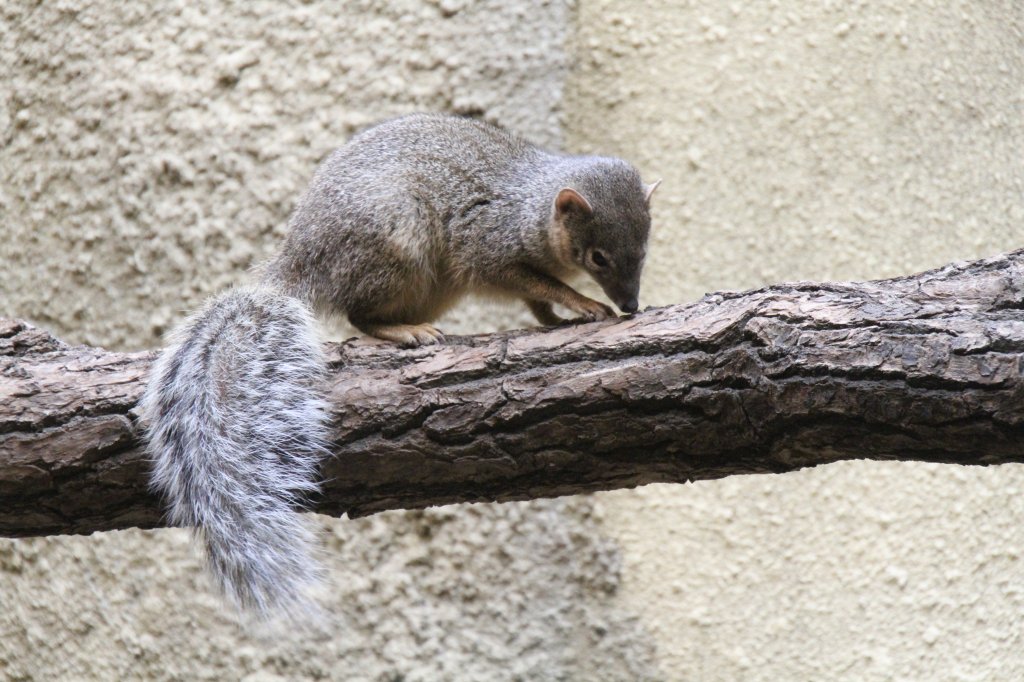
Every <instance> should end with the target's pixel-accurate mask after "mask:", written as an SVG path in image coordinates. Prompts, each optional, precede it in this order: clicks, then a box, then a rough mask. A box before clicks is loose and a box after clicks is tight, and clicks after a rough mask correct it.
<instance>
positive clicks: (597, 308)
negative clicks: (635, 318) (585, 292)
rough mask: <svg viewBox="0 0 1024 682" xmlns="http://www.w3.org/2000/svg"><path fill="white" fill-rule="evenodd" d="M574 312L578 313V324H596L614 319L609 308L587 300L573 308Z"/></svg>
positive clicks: (613, 313)
mask: <svg viewBox="0 0 1024 682" xmlns="http://www.w3.org/2000/svg"><path fill="white" fill-rule="evenodd" d="M574 312H577V313H579V315H580V316H579V319H578V320H576V321H578V322H597V321H600V320H607V319H608V318H610V317H615V311H614V310H612V309H611V307H610V306H607V305H605V304H604V303H601V302H600V301H595V300H593V299H590V298H587V299H584V300H583V301H581V302H580V304H579V305H578V306H577V307H576V308H574Z"/></svg>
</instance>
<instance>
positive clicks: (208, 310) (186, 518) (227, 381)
mask: <svg viewBox="0 0 1024 682" xmlns="http://www.w3.org/2000/svg"><path fill="white" fill-rule="evenodd" d="M656 186H657V183H655V184H652V185H645V184H644V183H643V182H641V180H640V175H639V173H638V172H637V171H636V169H635V168H633V167H632V166H631V165H629V164H628V163H626V162H625V161H622V160H620V159H616V158H606V157H595V156H569V155H563V154H554V153H551V152H547V151H544V150H542V149H540V148H538V147H536V146H534V145H532V144H530V143H528V142H526V141H525V140H523V139H522V138H520V137H518V136H517V135H515V134H512V133H510V132H507V131H505V130H503V129H501V128H498V127H495V126H492V125H489V124H487V123H483V122H481V121H477V120H472V119H466V118H459V117H455V116H449V115H441V114H415V115H410V116H405V117H402V118H397V119H394V120H391V121H387V122H384V123H381V124H379V125H376V126H374V127H371V128H369V129H366V130H364V131H363V132H361V133H359V134H357V135H355V136H354V137H352V139H351V140H350V141H349V142H348V143H347V144H345V145H344V146H342V147H341V148H339V149H338V150H336V151H335V152H334V153H332V154H331V155H330V156H328V158H327V159H326V160H325V161H324V162H323V163H322V164H321V165H320V167H319V168H318V170H317V171H316V173H315V175H314V177H313V180H312V182H311V184H310V186H309V189H308V190H307V191H306V193H305V195H304V196H303V197H302V199H301V200H300V201H299V203H298V205H297V207H296V208H295V210H294V212H293V214H292V216H291V219H290V221H289V233H288V236H287V237H286V239H285V241H284V243H283V245H282V247H281V248H280V250H279V251H278V252H277V255H276V256H274V257H272V258H271V259H270V260H269V261H268V262H267V263H266V264H265V265H263V266H262V267H261V268H259V269H258V273H259V280H258V284H257V285H256V286H253V287H248V288H236V289H233V290H230V291H228V292H226V293H224V294H221V295H220V296H219V297H215V298H214V299H213V300H212V301H210V302H209V303H207V304H206V306H205V307H204V308H203V309H202V310H200V311H199V312H198V313H196V314H195V315H193V316H192V317H191V318H190V319H189V320H188V321H186V322H185V324H184V325H183V326H182V328H181V329H179V330H178V331H177V332H176V333H175V334H174V335H173V336H172V338H171V344H170V345H169V347H168V348H167V349H166V350H165V351H164V352H163V353H162V354H161V356H160V358H159V359H158V361H157V362H156V364H155V365H154V368H153V370H152V373H151V378H150V380H149V384H148V387H147V389H146V394H145V397H144V399H143V403H142V406H143V416H144V418H145V420H146V421H147V422H148V424H149V427H148V447H149V452H150V454H151V456H152V458H153V462H154V465H153V474H152V482H153V486H154V488H155V489H157V490H158V491H159V492H161V493H162V494H163V496H164V497H165V498H166V499H167V501H168V503H169V507H170V520H171V522H172V523H174V524H176V525H182V526H194V527H196V528H197V529H198V532H199V533H200V535H201V537H202V539H203V541H204V543H205V545H206V548H207V555H208V559H209V564H210V566H211V568H212V570H213V573H214V575H215V577H216V579H217V582H218V585H219V587H220V588H221V590H222V591H223V592H224V593H225V594H227V595H228V596H229V597H231V598H232V599H233V600H234V601H235V602H236V604H238V605H239V606H240V607H242V609H243V610H244V611H250V612H255V613H256V614H258V615H263V616H267V615H273V614H275V613H281V612H284V613H288V612H290V611H291V612H294V611H295V610H296V609H302V608H303V607H304V606H305V605H306V604H307V602H306V598H305V592H306V588H307V587H308V586H309V585H311V584H313V583H315V582H316V579H317V572H318V571H317V566H316V562H314V560H313V559H312V557H311V549H310V548H311V543H312V538H311V534H310V532H309V530H308V529H307V528H306V527H305V525H304V524H303V523H302V521H301V519H300V515H299V514H298V513H297V512H296V511H295V509H296V508H297V507H299V506H301V504H302V501H303V499H304V496H305V495H307V494H308V493H310V492H311V491H314V490H315V489H316V487H317V485H316V477H317V468H318V465H319V462H320V460H321V459H322V457H323V456H324V455H325V454H326V452H327V449H326V446H325V444H326V442H327V406H326V403H325V401H324V397H323V395H322V391H323V382H324V373H325V367H324V364H325V363H324V359H323V356H322V353H321V349H320V343H319V341H318V339H317V334H316V332H315V328H314V321H313V316H312V314H313V312H315V313H317V314H320V315H326V316H330V315H346V316H347V317H348V319H349V320H350V321H351V322H352V324H353V325H355V326H356V327H357V328H358V329H360V330H362V331H363V332H365V333H367V334H370V335H372V336H376V337H378V338H381V339H385V340H388V341H392V342H395V343H397V344H399V345H402V346H417V345H422V344H433V343H438V342H441V341H443V335H442V334H441V332H440V331H438V330H437V329H435V328H434V327H433V326H431V324H430V323H431V322H432V321H434V320H435V319H437V317H438V316H439V315H441V314H442V313H443V312H444V311H445V310H447V309H448V308H449V307H451V306H452V305H453V304H454V303H455V302H456V301H458V300H459V298H460V297H462V296H463V294H466V293H469V292H484V293H492V294H499V295H504V296H509V297H515V298H520V299H522V300H523V301H525V302H526V304H527V306H529V308H530V310H531V311H532V312H533V314H534V316H535V317H536V318H537V320H538V321H539V322H540V323H541V324H543V325H552V324H557V323H560V322H562V321H563V320H562V319H561V318H560V317H559V316H557V315H556V314H555V312H554V310H553V307H552V306H553V304H559V305H561V306H564V307H565V308H568V309H569V310H570V311H572V312H573V313H575V314H577V315H579V316H580V318H582V319H583V320H600V319H605V318H607V317H609V316H612V315H614V313H613V311H612V309H611V308H610V307H608V306H607V305H605V304H603V303H600V302H598V301H595V300H593V299H590V298H587V297H586V296H583V295H581V294H579V293H578V292H576V291H575V290H574V289H573V288H572V287H570V286H568V285H566V284H565V283H564V282H563V279H564V278H565V277H567V276H568V275H570V274H571V273H573V272H574V271H584V272H586V273H588V274H589V275H590V276H591V277H593V278H594V279H595V280H596V281H597V282H598V284H600V285H601V287H602V289H603V290H604V291H605V293H606V294H607V295H608V297H609V298H610V299H611V300H612V301H614V302H615V304H616V305H617V306H618V307H619V308H620V309H621V310H622V311H624V312H627V313H632V312H635V311H636V310H637V307H638V302H637V297H638V293H639V287H640V272H641V269H642V267H643V263H644V256H645V253H646V245H647V237H648V232H649V230H650V214H649V211H648V204H649V202H650V198H651V193H652V192H653V191H654V189H655V187H656Z"/></svg>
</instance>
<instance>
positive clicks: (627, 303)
mask: <svg viewBox="0 0 1024 682" xmlns="http://www.w3.org/2000/svg"><path fill="white" fill-rule="evenodd" d="M618 306H619V310H621V311H622V312H624V313H626V314H629V313H635V312H636V311H637V309H638V308H639V307H640V303H639V302H637V300H636V296H633V297H632V298H627V299H624V300H621V301H619V303H618Z"/></svg>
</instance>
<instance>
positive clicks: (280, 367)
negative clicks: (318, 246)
mask: <svg viewBox="0 0 1024 682" xmlns="http://www.w3.org/2000/svg"><path fill="white" fill-rule="evenodd" d="M313 325H314V321H313V319H312V316H311V315H310V313H309V311H308V310H307V309H306V308H305V306H304V305H303V304H302V303H300V302H299V301H297V300H296V299H294V298H290V297H287V296H283V295H281V294H279V293H276V292H274V291H269V290H264V289H260V288H255V289H234V290H231V291H228V292H226V293H224V294H222V295H221V296H219V297H217V298H215V299H214V300H213V301H211V302H210V303H209V304H207V305H206V307H205V308H203V309H202V310H201V311H199V312H198V313H196V314H195V315H193V316H192V317H191V318H190V319H189V320H188V321H187V322H186V323H185V324H184V325H183V327H182V328H181V329H180V330H179V331H178V332H177V334H176V336H175V337H174V338H173V339H172V343H171V345H170V346H169V347H168V348H167V349H166V350H165V351H164V352H163V354H161V356H160V358H159V360H158V361H157V362H156V364H155V365H154V367H153V370H152V374H151V379H150V381H149V384H148V386H147V388H146V393H145V396H144V397H143V401H142V409H143V414H144V416H145V418H146V419H147V421H148V422H149V430H148V444H149V451H150V452H151V453H152V456H153V473H152V485H153V487H154V488H155V489H156V490H157V491H159V492H160V493H162V494H163V496H164V497H165V498H166V499H167V500H168V502H169V503H170V510H169V511H170V520H171V522H172V523H174V524H175V525H180V526H194V527H196V528H197V529H199V531H200V533H201V536H202V539H203V541H204V543H205V545H206V549H207V556H208V559H209V564H210V567H211V569H212V571H213V574H214V576H215V577H216V580H217V583H218V585H219V587H220V588H221V590H222V591H223V592H224V593H226V594H227V595H228V596H230V597H231V598H233V600H234V601H235V602H236V603H237V604H238V605H239V606H241V607H242V608H243V609H245V610H247V611H255V612H256V613H259V614H263V615H269V614H271V613H277V612H281V611H282V610H283V611H285V612H287V611H293V612H296V613H297V612H298V611H301V610H303V608H304V605H305V603H306V602H305V598H304V592H305V590H306V588H307V587H310V586H312V585H314V584H315V583H316V580H317V567H316V566H317V564H316V562H315V561H314V560H313V558H312V556H311V547H312V539H313V536H312V533H311V532H310V530H309V529H308V528H307V527H306V524H305V523H304V522H303V520H302V518H301V517H300V515H299V514H297V513H296V512H295V511H294V510H295V509H296V508H297V507H301V505H302V503H303V501H304V499H305V497H306V495H308V494H309V493H312V492H313V491H315V490H316V488H317V486H316V483H315V480H316V472H317V469H318V466H319V463H320V460H321V459H322V458H323V456H324V453H325V452H326V448H325V447H324V444H325V442H326V434H327V427H326V422H327V405H326V402H325V401H324V399H323V397H322V393H323V389H322V386H321V382H322V381H323V377H324V372H325V363H324V358H323V354H322V351H321V348H320V343H319V342H318V341H317V339H316V335H315V334H314V333H313V329H314V326H313Z"/></svg>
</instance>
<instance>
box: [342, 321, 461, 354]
mask: <svg viewBox="0 0 1024 682" xmlns="http://www.w3.org/2000/svg"><path fill="white" fill-rule="evenodd" d="M349 321H350V322H351V323H352V324H353V325H354V326H355V327H356V328H357V329H359V331H361V332H363V333H364V334H369V335H370V336H376V337H377V338H378V339H384V340H385V341H392V342H394V343H397V344H398V345H399V346H402V347H403V348H415V347H416V346H429V345H431V344H435V343H442V342H443V341H444V334H442V333H441V332H440V331H438V330H437V329H436V328H435V327H433V326H432V325H429V324H395V323H393V322H376V321H371V320H361V319H352V318H349Z"/></svg>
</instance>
